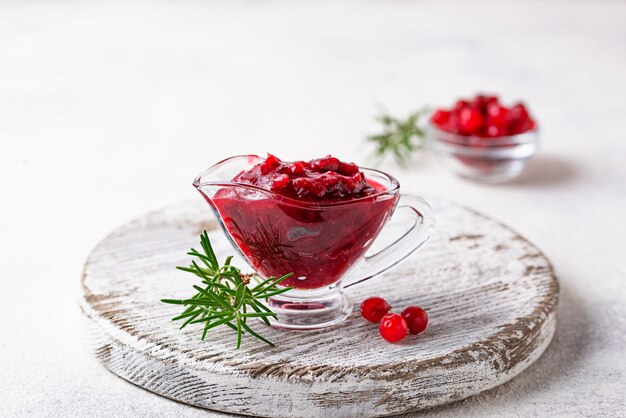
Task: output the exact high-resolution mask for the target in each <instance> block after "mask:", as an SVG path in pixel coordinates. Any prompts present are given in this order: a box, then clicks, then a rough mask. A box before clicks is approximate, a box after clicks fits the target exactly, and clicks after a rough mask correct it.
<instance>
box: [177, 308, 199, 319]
mask: <svg viewBox="0 0 626 418" xmlns="http://www.w3.org/2000/svg"><path fill="white" fill-rule="evenodd" d="M190 308H192V310H191V311H185V312H183V313H182V314H180V315H178V316H175V317H174V318H172V321H178V320H179V319H183V318H187V317H190V316H193V315H199V314H201V313H202V312H204V310H203V309H198V307H197V306H190Z"/></svg>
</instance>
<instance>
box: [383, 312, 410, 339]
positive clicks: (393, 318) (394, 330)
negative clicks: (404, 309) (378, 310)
mask: <svg viewBox="0 0 626 418" xmlns="http://www.w3.org/2000/svg"><path fill="white" fill-rule="evenodd" d="M408 330H409V327H408V325H407V323H406V320H405V319H404V318H403V317H402V316H400V315H398V314H395V313H388V314H387V315H385V316H383V319H381V320H380V325H379V326H378V331H379V332H380V335H381V336H382V337H383V338H384V339H385V340H387V341H389V342H390V343H395V342H398V341H400V340H402V339H403V338H404V337H406V334H407V333H408Z"/></svg>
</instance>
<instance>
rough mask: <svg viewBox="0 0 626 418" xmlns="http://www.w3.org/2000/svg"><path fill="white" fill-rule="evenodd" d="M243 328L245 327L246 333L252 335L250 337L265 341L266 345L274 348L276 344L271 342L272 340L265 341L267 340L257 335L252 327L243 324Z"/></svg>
mask: <svg viewBox="0 0 626 418" xmlns="http://www.w3.org/2000/svg"><path fill="white" fill-rule="evenodd" d="M241 326H242V327H243V329H245V330H246V331H248V332H249V333H250V335H252V336H254V337H256V338H258V339H259V340H261V341H263V342H264V343H265V344H269V345H271V346H272V347H273V346H274V343H273V342H271V341H270V340H268V339H265V338H263V337H261V336H260V335H259V334H257V333H256V332H254V331H253V330H252V328H250V327H249V326H248V324H245V323H242V324H241Z"/></svg>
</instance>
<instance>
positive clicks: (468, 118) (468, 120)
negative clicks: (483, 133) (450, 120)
mask: <svg viewBox="0 0 626 418" xmlns="http://www.w3.org/2000/svg"><path fill="white" fill-rule="evenodd" d="M482 124H483V115H481V114H480V112H479V111H478V110H476V109H473V108H464V109H461V110H460V111H459V129H460V131H461V132H462V133H463V134H466V135H469V134H473V133H475V132H477V131H478V130H479V129H480V127H481V126H482Z"/></svg>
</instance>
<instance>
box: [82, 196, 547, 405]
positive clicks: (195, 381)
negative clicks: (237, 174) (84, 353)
mask: <svg viewBox="0 0 626 418" xmlns="http://www.w3.org/2000/svg"><path fill="white" fill-rule="evenodd" d="M432 203H433V208H434V209H435V212H436V214H437V221H438V227H437V233H436V234H435V236H434V237H433V238H432V239H431V241H430V242H429V243H428V244H427V245H426V246H425V247H424V249H423V250H421V251H419V252H418V253H416V254H413V255H412V256H411V257H410V258H409V259H408V260H406V261H405V262H403V263H401V264H400V265H398V266H397V267H396V268H394V269H392V271H390V272H388V273H387V274H385V275H383V276H382V277H379V278H375V279H373V280H370V281H368V282H366V283H363V284H360V285H358V286H354V287H352V288H350V289H349V290H348V295H349V296H350V297H351V298H352V299H353V300H354V301H355V303H356V306H358V303H359V302H360V301H361V300H362V299H364V298H365V297H368V296H372V295H380V296H383V297H384V298H386V299H387V300H388V301H389V302H390V303H391V304H392V305H393V306H394V307H395V308H396V309H397V310H401V309H402V308H403V307H405V306H407V305H421V306H422V307H424V308H425V309H426V310H427V311H428V313H429V316H430V324H429V327H428V329H427V330H426V331H425V332H424V333H423V334H420V335H419V336H417V337H416V336H409V337H408V338H406V339H405V340H403V341H402V342H401V343H398V344H389V343H387V342H385V341H384V340H382V339H381V338H380V337H379V335H378V329H377V326H376V325H375V324H371V323H368V322H366V321H365V320H363V319H362V318H360V316H359V312H358V308H356V309H355V312H354V313H353V314H352V316H351V317H350V318H349V319H348V320H347V321H346V322H345V323H343V324H342V325H340V326H337V327H334V328H330V329H324V330H319V331H306V332H293V331H281V330H276V329H272V328H266V327H264V326H263V325H262V324H259V325H258V328H261V327H262V328H263V329H262V330H261V331H263V334H264V336H266V337H268V338H269V339H270V340H272V341H274V342H275V343H276V344H277V346H276V347H270V346H267V345H265V344H263V343H262V342H260V341H258V340H256V339H254V338H251V337H250V336H246V337H244V341H243V345H242V348H241V349H240V350H235V349H234V345H235V336H234V334H233V332H232V331H231V330H229V329H226V330H221V331H216V332H213V333H210V334H209V338H207V340H206V341H204V342H203V341H200V339H199V335H200V329H199V328H194V327H193V326H189V327H187V328H185V329H184V330H182V331H179V330H178V326H179V325H180V324H179V323H176V322H172V321H171V320H170V318H171V317H173V316H174V315H176V314H177V313H178V312H179V311H180V308H179V307H177V306H173V305H166V304H163V303H161V302H159V300H160V299H161V298H166V297H169V298H171V297H174V298H176V297H180V298H183V297H185V296H189V295H191V294H192V292H193V289H192V287H191V286H192V284H195V279H194V276H192V275H190V274H188V273H184V272H180V271H178V270H175V269H174V266H176V265H187V264H188V263H189V257H188V256H186V255H185V253H186V251H187V250H188V249H189V248H190V247H191V246H197V240H198V235H199V233H200V232H201V231H202V230H203V229H207V230H212V231H213V232H212V235H213V236H215V237H216V238H215V239H214V244H215V247H216V252H217V253H218V256H219V255H220V254H221V255H222V256H224V255H227V254H231V253H233V250H232V249H230V248H229V247H228V245H229V244H228V243H227V241H226V239H225V238H224V237H223V236H222V235H221V234H222V232H221V231H218V230H217V229H216V224H215V221H214V220H213V217H212V215H211V214H210V211H209V208H208V207H207V206H204V205H203V204H202V202H186V203H184V204H180V205H177V206H174V207H170V208H167V209H165V210H162V211H159V212H155V213H151V214H149V215H147V216H145V217H142V218H140V219H138V220H136V221H134V222H131V223H129V224H127V225H125V226H123V227H121V228H120V229H118V230H116V231H115V232H113V233H112V234H111V235H110V236H108V237H107V238H106V239H105V240H104V241H102V242H101V243H100V244H99V245H98V246H97V247H96V249H95V250H94V251H93V253H92V254H91V255H90V257H89V259H88V260H87V262H86V264H85V269H84V274H83V277H82V294H81V297H80V304H81V308H82V311H83V313H84V314H85V316H86V317H87V319H88V321H86V322H87V323H88V324H89V329H90V336H91V337H92V338H91V343H92V345H93V349H94V351H95V355H96V356H97V357H98V359H99V360H100V361H101V362H102V363H103V364H104V365H105V367H107V368H108V369H110V370H111V371H112V372H113V373H115V374H117V375H119V376H121V377H123V378H124V379H127V380H129V381H131V382H133V383H135V384H137V385H139V386H141V387H143V388H145V389H147V390H150V391H152V392H155V393H158V394H160V395H163V396H166V397H168V398H172V399H175V400H178V401H180V402H184V403H188V404H191V405H195V406H199V407H202V408H208V409H214V410H219V411H227V412H232V413H239V414H245V415H254V416H272V417H336V416H360V417H366V416H385V415H394V414H400V413H405V412H409V411H415V410H419V409H423V408H428V407H432V406H435V405H440V404H444V403H447V402H451V401H456V400H460V399H463V398H465V397H467V396H470V395H474V394H477V393H479V392H481V391H484V390H486V389H489V388H492V387H494V386H496V385H499V384H501V383H504V382H506V381H507V380H509V379H511V378H512V377H514V376H515V375H517V374H518V373H520V372H521V371H523V370H524V369H525V368H527V367H528V366H529V365H530V364H532V363H533V362H534V361H535V360H536V359H537V358H538V357H539V356H540V355H541V353H543V351H544V350H545V349H546V347H547V346H548V344H549V343H550V340H551V338H552V336H553V334H554V331H555V327H556V305H557V300H558V282H557V279H556V277H555V276H554V274H553V271H552V268H551V265H550V262H549V261H548V259H547V258H546V257H545V256H544V255H543V254H542V253H541V251H540V250H539V249H537V248H536V247H535V246H534V245H532V244H531V243H529V242H528V241H527V240H526V239H524V238H523V237H522V236H520V235H519V234H517V233H516V232H514V231H512V230H511V229H510V228H508V227H507V226H505V225H503V224H501V223H499V222H496V221H494V220H492V219H490V218H488V217H486V216H484V215H482V214H480V213H478V212H475V211H473V210H470V209H467V208H464V207H461V206H458V205H455V204H452V203H447V202H439V201H435V202H432ZM236 261H237V262H238V263H239V264H238V265H239V266H244V263H243V261H241V260H236ZM198 327H200V326H199V325H198Z"/></svg>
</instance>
